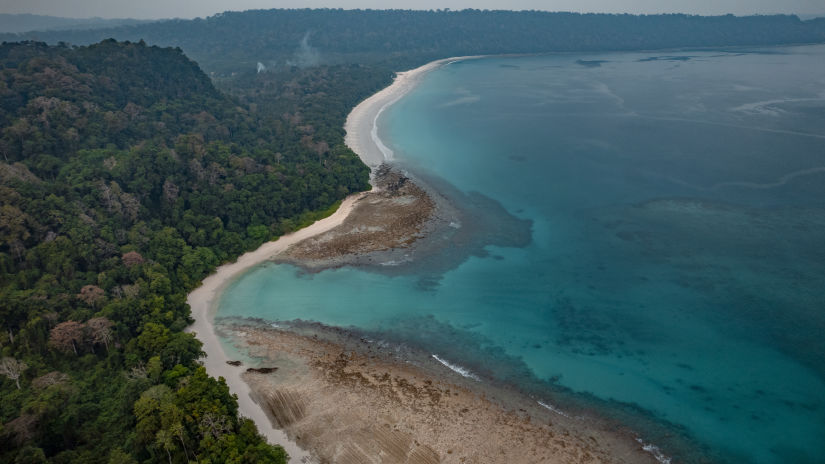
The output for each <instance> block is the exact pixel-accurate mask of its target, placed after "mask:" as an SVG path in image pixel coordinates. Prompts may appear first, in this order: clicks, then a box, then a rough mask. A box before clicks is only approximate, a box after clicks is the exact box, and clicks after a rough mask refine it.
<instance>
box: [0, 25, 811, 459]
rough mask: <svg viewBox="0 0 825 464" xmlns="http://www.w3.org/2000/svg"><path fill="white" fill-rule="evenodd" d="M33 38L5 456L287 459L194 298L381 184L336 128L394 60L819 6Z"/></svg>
mask: <svg viewBox="0 0 825 464" xmlns="http://www.w3.org/2000/svg"><path fill="white" fill-rule="evenodd" d="M109 38H115V39H117V40H129V41H131V42H125V43H124V42H116V41H114V40H106V39H109ZM27 39H37V40H42V41H46V42H49V43H51V44H52V45H51V46H48V45H46V44H45V43H42V42H36V41H29V42H22V43H4V44H3V45H2V46H0V155H2V158H0V303H2V304H0V328H2V330H0V395H2V402H0V462H19V463H29V462H56V463H64V462H65V463H68V462H81V463H83V462H89V463H101V462H112V463H120V462H170V461H171V462H187V461H190V460H195V461H198V462H203V463H208V462H212V463H218V462H283V460H284V455H283V451H282V450H281V449H280V448H278V447H272V446H269V445H267V444H266V443H265V442H263V441H262V439H261V438H260V436H259V435H258V434H257V431H256V430H255V427H254V425H253V424H252V423H251V422H250V421H248V420H245V419H241V418H239V417H238V415H237V405H236V402H235V400H234V399H233V398H232V396H231V395H230V393H229V391H228V389H227V387H226V385H225V383H223V382H222V381H219V380H216V379H212V378H210V377H208V376H207V375H206V373H205V372H204V370H203V368H201V367H200V366H199V365H198V364H197V359H198V357H199V356H200V354H201V353H200V345H199V342H198V341H197V340H196V339H194V338H193V337H192V336H191V335H188V334H185V333H184V332H183V328H184V327H185V326H187V325H188V324H189V323H190V315H189V309H188V307H187V305H186V303H185V300H186V294H187V293H188V292H189V291H190V290H191V289H193V288H194V287H195V286H196V285H197V283H198V282H199V281H200V280H201V279H202V278H203V277H204V276H206V275H207V274H209V273H210V272H211V271H212V270H213V269H214V268H215V266H216V265H218V264H219V263H222V262H226V261H231V260H233V259H235V258H236V257H237V256H238V255H239V254H241V253H242V252H244V251H246V250H249V249H252V248H255V247H257V246H258V245H260V244H261V243H263V242H264V241H266V240H269V239H272V238H274V237H277V236H279V235H281V234H283V233H285V232H287V231H290V230H294V229H296V228H298V227H300V226H302V225H304V224H306V223H307V222H309V221H311V220H313V219H315V218H317V217H318V216H319V215H321V214H324V212H325V211H329V210H331V208H333V207H334V206H335V204H336V202H338V201H339V200H340V199H342V198H343V197H344V196H346V195H347V194H349V193H351V192H354V191H359V190H363V189H366V188H367V187H368V185H367V179H368V170H367V168H366V167H365V166H364V165H363V164H362V163H361V162H360V161H359V160H358V158H357V157H356V156H355V155H354V154H353V153H352V152H351V151H350V150H349V149H348V148H346V147H345V146H344V144H343V135H344V132H343V127H342V126H343V123H344V119H345V117H346V115H347V113H348V112H349V111H350V109H351V108H352V107H353V106H354V105H355V104H357V103H358V102H359V101H360V100H361V99H363V98H365V97H366V96H368V95H370V94H371V93H373V92H375V91H376V90H378V89H380V88H381V87H383V86H385V85H387V84H388V83H389V82H390V80H391V79H392V76H393V72H394V71H397V70H399V69H404V68H410V67H413V66H416V65H419V64H422V63H424V62H426V61H429V60H431V59H436V58H443V57H448V56H455V55H470V54H487V53H525V52H550V51H574V50H579V51H582V50H619V49H621V50H627V49H656V48H675V47H707V46H734V45H775V44H787V43H803V42H825V20H822V19H819V20H812V21H800V20H799V19H798V18H796V17H793V16H755V17H746V18H737V17H733V16H722V17H696V16H685V15H660V16H629V15H591V14H588V15H580V14H570V13H543V12H503V11H496V12H492V11H478V10H466V11H460V12H451V11H374V10H368V11H344V10H268V11H248V12H242V13H224V14H220V15H216V16H212V17H209V18H206V19H196V20H170V21H160V22H154V23H148V24H139V25H133V26H122V27H117V28H108V29H97V30H89V31H81V30H72V31H47V32H37V33H26V34H21V35H17V34H0V40H5V41H20V40H27ZM101 41H102V42H101ZM67 43H69V44H75V45H83V46H75V45H67ZM147 43H148V44H150V45H147ZM86 45H88V46H86ZM158 46H161V47H178V48H159V47H158ZM184 53H186V55H187V56H188V57H191V58H193V59H195V60H196V61H197V64H196V63H195V62H193V61H190V60H189V59H188V58H187V56H184ZM259 63H260V64H261V65H262V66H260V67H259V66H258V64H259ZM199 66H200V67H199ZM259 68H260V69H259ZM201 69H203V70H205V71H207V72H208V74H209V76H207V74H204V72H202V71H201ZM259 70H260V71H265V72H258V71H259ZM210 76H211V79H210Z"/></svg>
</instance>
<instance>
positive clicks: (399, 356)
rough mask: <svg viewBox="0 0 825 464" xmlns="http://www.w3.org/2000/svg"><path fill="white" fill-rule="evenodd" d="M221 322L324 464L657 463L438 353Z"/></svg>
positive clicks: (627, 437)
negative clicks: (465, 369) (445, 359)
mask: <svg viewBox="0 0 825 464" xmlns="http://www.w3.org/2000/svg"><path fill="white" fill-rule="evenodd" d="M216 326H217V328H218V330H219V332H220V333H221V335H222V336H223V337H226V338H227V339H228V340H230V341H231V343H232V344H233V345H234V346H235V348H236V349H238V350H239V352H241V353H245V354H246V356H247V357H248V359H247V361H249V362H251V363H253V364H257V365H259V366H261V367H265V369H259V370H257V371H256V370H253V371H249V372H247V373H245V374H244V376H243V378H244V380H245V381H247V382H249V384H250V385H251V386H252V390H253V392H254V393H253V395H254V396H255V398H256V399H257V401H258V403H259V404H260V405H262V406H261V407H262V408H263V409H265V410H266V413H267V415H268V416H269V417H270V419H271V420H272V422H273V423H276V424H278V426H279V427H281V428H283V429H284V430H286V431H287V432H288V434H289V436H290V437H295V438H296V439H297V440H298V443H299V444H300V445H301V446H304V447H306V448H307V449H311V450H312V451H313V456H314V457H315V458H317V459H319V460H320V461H321V462H330V463H345V464H350V463H351V464H360V463H399V464H401V463H404V464H436V463H444V464H451V463H456V464H460V463H479V464H480V463H485V464H499V463H500V464H510V463H519V464H528V463H536V464H538V463H548V464H550V463H555V464H567V463H579V462H588V463H616V464H621V463H654V462H655V458H654V457H653V456H652V455H651V454H650V453H648V452H647V451H645V450H644V449H642V447H641V446H639V444H638V443H636V442H635V441H634V439H633V434H632V432H630V431H621V430H617V429H616V428H615V427H614V425H612V424H609V423H607V422H604V421H601V420H599V419H596V418H588V417H583V416H577V415H573V414H572V413H571V414H567V413H565V412H563V411H559V410H557V409H554V408H552V406H550V405H546V406H542V405H541V404H539V403H538V402H537V401H536V400H535V399H534V398H530V397H528V396H526V395H523V394H520V393H518V392H517V391H513V390H512V389H510V388H508V387H506V386H503V385H497V384H496V383H494V382H488V379H482V378H480V377H478V376H474V375H473V374H472V373H469V372H465V373H463V374H461V373H460V371H461V368H460V367H457V366H454V365H452V366H450V365H448V364H449V363H448V362H447V361H444V360H441V359H437V358H436V359H434V358H435V357H434V356H431V355H430V353H429V352H426V351H419V350H416V349H413V348H410V347H407V346H403V345H395V344H393V343H387V342H382V341H376V340H371V339H370V338H369V336H365V335H364V334H359V333H357V332H352V331H349V330H346V329H340V328H335V327H328V326H323V325H321V324H315V323H302V322H295V323H281V324H280V325H278V326H277V328H274V327H273V326H272V325H271V324H270V323H269V322H267V321H260V320H249V319H242V318H224V319H220V320H218V321H217V322H216ZM458 374H461V375H458Z"/></svg>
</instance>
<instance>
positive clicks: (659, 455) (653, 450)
mask: <svg viewBox="0 0 825 464" xmlns="http://www.w3.org/2000/svg"><path fill="white" fill-rule="evenodd" d="M636 441H637V442H639V444H640V445H642V449H643V450H645V451H647V452H648V453H650V454H652V455H653V457H654V458H656V460H657V461H659V462H661V463H662V464H671V462H672V459H671V458H669V457H667V456H665V453H663V452H662V450H661V449H659V447H658V446H656V445H654V444H651V443H645V441H644V440H642V439H641V438H636Z"/></svg>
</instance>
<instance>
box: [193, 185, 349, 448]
mask: <svg viewBox="0 0 825 464" xmlns="http://www.w3.org/2000/svg"><path fill="white" fill-rule="evenodd" d="M359 196H360V194H356V195H351V196H349V197H347V198H346V199H344V201H343V202H342V203H341V206H340V207H339V208H338V210H337V211H336V212H335V213H333V214H332V215H331V216H329V217H326V218H324V219H321V220H319V221H316V222H315V223H313V224H312V225H310V226H308V227H305V228H303V229H301V230H299V231H297V232H294V233H292V234H289V235H285V236H283V237H281V238H279V239H278V240H275V241H273V242H267V243H265V244H263V245H261V247H260V248H258V249H257V250H255V251H251V252H249V253H245V254H244V255H242V256H241V257H240V258H238V260H237V261H235V262H234V263H228V264H224V265H222V266H220V267H218V269H216V270H215V273H214V274H212V275H210V276H209V277H207V278H205V279H203V283H202V284H201V286H200V287H198V288H197V289H195V290H193V291H192V292H191V293H190V294H189V296H188V297H187V299H186V302H187V303H189V306H190V308H191V310H192V318H193V319H194V320H195V323H194V324H192V325H191V326H189V327H188V328H187V329H186V330H187V332H191V333H194V334H195V335H196V336H197V338H198V340H200V341H201V343H203V351H204V352H205V353H206V357H204V358H203V359H202V362H203V365H204V367H206V371H207V372H208V373H209V375H211V376H214V377H223V378H224V379H226V384H227V385H228V386H229V390H230V391H231V392H232V393H234V394H236V395H238V410H239V412H240V414H241V415H242V416H246V417H249V418H250V419H252V420H253V421H254V422H255V425H256V426H257V427H258V430H259V431H260V432H261V434H262V435H263V436H264V437H266V439H267V440H268V441H269V442H270V443H273V444H280V445H281V446H283V447H284V449H286V451H287V453H289V456H290V458H291V460H290V461H291V462H303V461H302V460H304V459H305V458H307V459H308V458H309V453H307V452H306V451H304V450H302V449H301V448H299V447H298V446H297V445H296V444H295V443H294V442H293V441H291V440H289V438H288V437H287V436H286V434H285V433H284V432H283V431H281V430H278V429H276V428H274V427H273V426H272V424H271V423H270V422H269V419H268V418H267V417H266V414H265V413H264V412H263V410H261V408H260V407H259V406H258V405H257V404H255V402H254V401H253V400H252V397H251V396H250V393H251V390H250V388H249V385H248V384H247V383H246V382H244V381H243V380H242V379H241V374H243V372H244V371H245V369H246V368H245V367H241V366H231V365H229V364H227V361H230V360H231V359H230V358H229V357H227V356H226V353H224V351H223V347H222V346H221V343H220V340H219V339H218V336H217V334H216V333H215V328H214V325H213V319H214V316H215V310H216V309H217V308H216V306H217V303H218V299H219V297H220V294H221V292H222V291H223V289H224V288H226V286H227V285H229V284H230V283H231V282H232V281H233V280H234V279H236V278H238V277H239V276H241V275H242V274H243V273H244V272H245V271H247V270H249V269H251V268H253V267H255V266H257V265H259V264H261V263H264V262H266V261H268V260H270V259H271V258H272V257H273V256H275V255H277V254H278V253H280V252H282V251H284V250H286V249H287V248H288V247H289V246H291V245H293V244H295V243H298V242H300V241H302V240H305V239H307V238H309V237H312V236H313V235H316V234H320V233H322V232H324V231H327V230H329V229H332V228H334V227H336V226H338V225H340V224H341V223H342V222H343V221H344V219H346V217H347V215H348V214H349V212H350V211H351V210H352V207H353V205H354V204H355V202H356V201H357V199H358V197H359Z"/></svg>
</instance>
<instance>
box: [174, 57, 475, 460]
mask: <svg viewBox="0 0 825 464" xmlns="http://www.w3.org/2000/svg"><path fill="white" fill-rule="evenodd" d="M469 58H473V57H460V58H447V59H443V60H438V61H433V62H431V63H428V64H426V65H424V66H421V67H419V68H416V69H413V70H411V71H406V72H402V73H398V75H397V77H396V79H395V81H394V82H393V83H392V85H390V86H389V87H387V88H385V89H383V90H381V91H380V92H378V93H376V94H375V95H373V96H371V97H369V98H367V99H366V100H364V101H363V102H361V103H360V104H359V105H358V106H356V107H355V108H354V109H353V110H352V112H351V113H350V114H349V116H348V117H347V121H346V125H345V126H344V127H345V129H346V131H347V135H346V139H345V141H346V144H347V145H348V146H349V147H350V148H351V149H352V150H353V151H354V152H355V153H356V154H357V155H358V156H359V157H360V158H361V160H362V161H363V162H364V163H365V164H366V165H368V166H369V167H370V168H375V167H376V166H378V165H380V164H381V163H383V162H384V161H386V160H391V159H392V152H391V151H390V150H389V149H388V148H387V147H385V146H384V145H383V144H382V143H381V141H380V139H378V137H377V130H376V127H375V123H376V120H377V119H378V117H379V116H380V114H381V112H382V111H384V110H385V109H386V108H387V107H388V106H389V105H391V104H392V103H395V102H396V101H398V100H399V99H400V98H401V97H403V96H404V95H405V94H407V93H408V92H409V91H410V90H412V89H413V88H414V87H415V85H416V84H417V83H418V82H420V80H421V77H422V76H423V75H425V74H426V73H427V72H429V71H431V70H433V69H436V68H438V67H439V66H442V65H444V64H446V63H450V62H453V61H456V60H462V59H469ZM359 197H360V194H355V195H351V196H349V197H347V198H346V199H345V200H344V201H343V202H342V203H341V206H340V208H338V210H337V211H336V212H335V213H334V214H332V215H331V216H329V217H327V218H325V219H322V220H319V221H317V222H315V223H314V224H312V225H310V226H308V227H306V228H304V229H301V230H299V231H297V232H294V233H292V234H289V235H285V236H283V237H281V238H279V239H278V240H275V241H273V242H268V243H265V244H263V245H262V246H261V247H260V248H258V249H257V250H255V251H252V252H249V253H246V254H244V255H242V256H241V257H239V258H238V260H237V261H235V262H234V263H229V264H224V265H222V266H220V267H218V269H217V270H216V271H215V273H214V274H212V275H211V276H209V277H207V278H206V279H204V280H203V283H202V285H201V286H200V287H198V288H197V289H195V290H194V291H192V292H191V293H190V294H189V296H188V298H187V302H188V303H189V306H190V307H191V309H192V318H193V319H194V320H195V323H194V324H192V325H191V326H189V327H188V328H187V331H189V332H192V333H194V334H196V336H197V338H198V340H200V341H201V342H202V343H203V351H204V352H205V353H206V357H205V358H204V359H203V365H204V366H205V367H206V371H207V372H208V373H209V375H211V376H214V377H223V378H224V379H226V383H227V385H228V386H229V389H230V391H231V392H232V393H234V394H236V395H237V396H238V408H239V411H240V414H241V415H243V416H245V417H249V418H250V419H252V420H253V421H254V422H255V425H256V426H257V427H258V430H259V431H260V432H261V434H263V436H264V437H266V438H267V440H268V441H269V442H270V443H273V444H280V445H282V446H283V447H284V448H285V449H286V451H287V452H288V453H289V455H290V458H291V459H290V462H293V463H298V462H308V461H310V459H311V458H310V456H309V453H308V452H306V451H305V450H302V449H301V448H300V447H298V445H297V444H295V443H294V442H293V441H291V440H289V438H288V437H287V436H286V434H285V433H284V432H282V431H281V430H278V429H276V428H274V427H273V426H272V424H271V422H270V421H269V419H268V418H267V416H266V414H265V413H264V411H263V410H262V409H261V408H260V407H259V406H258V405H257V404H256V403H255V402H254V401H253V400H252V397H251V396H250V388H249V385H247V384H246V382H244V381H243V380H242V379H241V374H243V373H244V372H245V370H246V368H247V367H248V366H232V365H229V364H227V361H230V359H229V358H228V357H227V355H226V353H224V351H223V347H222V346H221V343H220V340H219V339H218V336H217V335H216V334H215V331H214V326H213V319H214V316H215V311H216V309H217V308H216V306H217V302H218V299H219V297H220V294H221V292H222V291H223V289H224V288H226V286H227V285H228V284H229V283H231V282H232V281H233V280H234V279H236V278H238V277H240V276H241V275H242V274H243V273H244V272H246V271H247V270H249V269H251V268H253V267H255V266H257V265H259V264H261V263H263V262H266V261H268V260H270V259H272V257H273V256H275V255H277V254H278V253H281V252H282V251H284V250H286V249H287V248H288V247H289V246H291V245H293V244H295V243H298V242H300V241H302V240H304V239H307V238H309V237H312V236H314V235H317V234H320V233H322V232H325V231H328V230H330V229H332V228H334V227H336V226H338V225H340V224H341V223H342V222H343V221H344V219H345V218H346V217H347V215H348V214H349V213H350V211H351V210H352V208H353V205H354V204H355V203H356V201H357V200H358V198H359Z"/></svg>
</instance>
